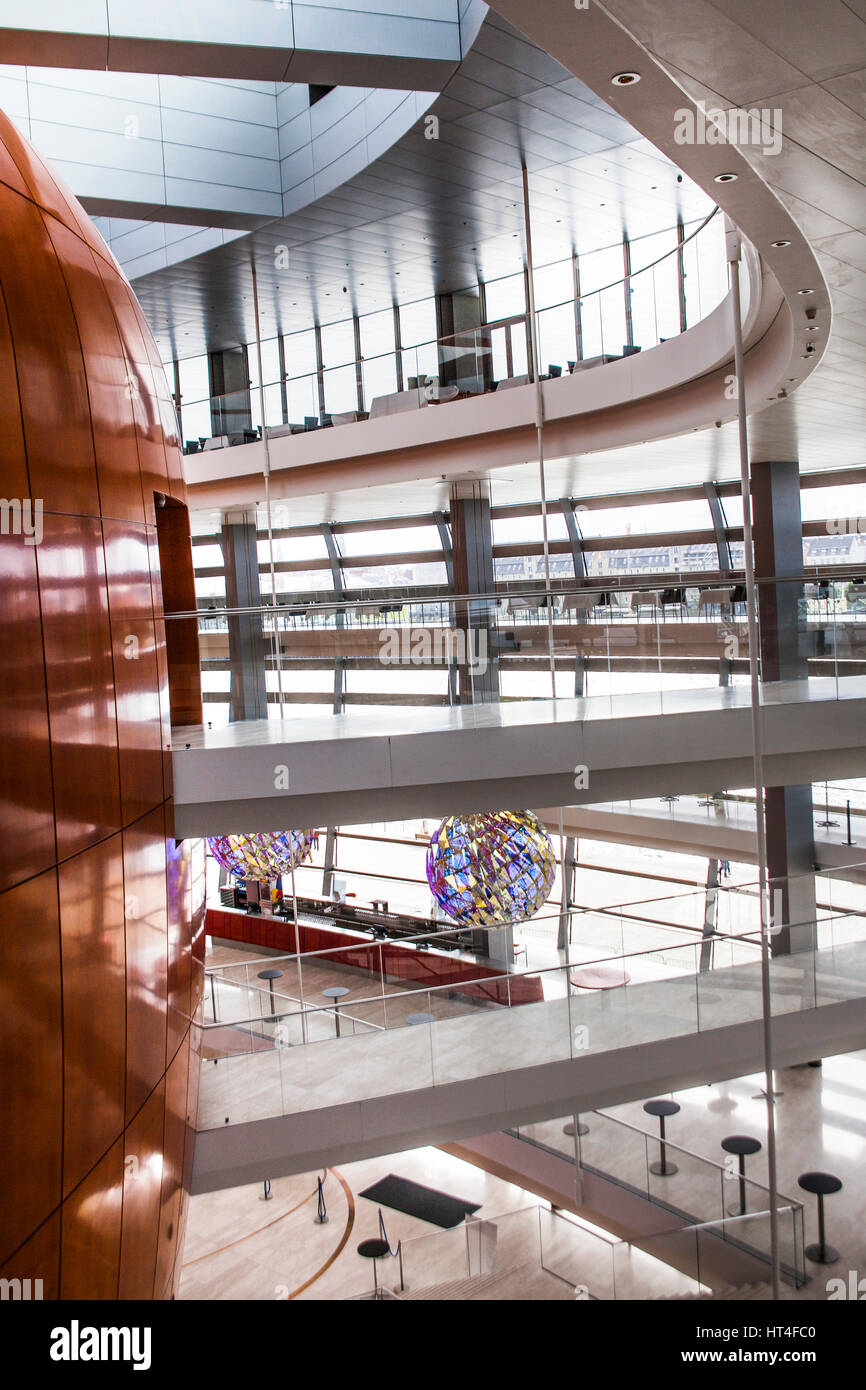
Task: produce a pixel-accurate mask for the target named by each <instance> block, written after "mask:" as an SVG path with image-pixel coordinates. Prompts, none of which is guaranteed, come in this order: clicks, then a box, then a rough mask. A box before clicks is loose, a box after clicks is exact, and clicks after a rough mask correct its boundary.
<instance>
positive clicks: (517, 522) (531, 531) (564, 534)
mask: <svg viewBox="0 0 866 1390" xmlns="http://www.w3.org/2000/svg"><path fill="white" fill-rule="evenodd" d="M547 535H548V539H549V540H552V541H564V540H567V539H568V530H567V528H566V525H565V517H564V516H563V515H562V512H561V511H560V510H559V508H553V507H550V508H548V512H547ZM543 540H544V528H543V526H542V522H541V516H540V514H539V515H536V516H506V517H494V518H493V544H494V545H520V544H522V543H524V542H525V543H526V544H532V543H533V542H535V543H538V544H540V543H541V542H542V541H543Z"/></svg>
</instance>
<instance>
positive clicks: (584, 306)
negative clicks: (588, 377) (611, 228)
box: [579, 245, 626, 358]
mask: <svg viewBox="0 0 866 1390" xmlns="http://www.w3.org/2000/svg"><path fill="white" fill-rule="evenodd" d="M579 266H580V295H581V329H582V333H583V356H584V357H585V358H590V357H599V356H600V355H601V354H602V353H605V354H608V355H611V356H614V357H619V356H620V355H621V353H622V350H623V345H624V343H625V341H626V329H625V297H624V291H623V285H622V280H623V276H624V275H625V266H624V261H623V253H622V245H616V246H608V247H605V249H604V250H602V251H591V252H590V253H589V255H586V256H581V257H580V260H579ZM605 286H606V287H607V288H605Z"/></svg>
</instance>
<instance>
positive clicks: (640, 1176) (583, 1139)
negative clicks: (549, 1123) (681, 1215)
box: [566, 1111, 658, 1197]
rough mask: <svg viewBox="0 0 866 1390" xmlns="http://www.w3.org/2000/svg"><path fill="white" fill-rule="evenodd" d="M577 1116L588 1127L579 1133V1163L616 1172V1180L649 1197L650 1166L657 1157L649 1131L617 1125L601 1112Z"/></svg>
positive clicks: (654, 1143)
mask: <svg viewBox="0 0 866 1390" xmlns="http://www.w3.org/2000/svg"><path fill="white" fill-rule="evenodd" d="M580 1118H581V1123H582V1124H583V1125H584V1126H585V1127H586V1129H587V1133H585V1134H582V1135H581V1136H580V1162H581V1165H582V1166H583V1167H585V1168H592V1169H594V1170H595V1171H596V1172H598V1173H603V1174H611V1173H615V1174H616V1178H617V1181H618V1182H620V1183H623V1184H625V1185H626V1186H628V1187H630V1188H631V1189H632V1191H634V1192H637V1193H639V1194H640V1195H641V1196H643V1197H648V1196H649V1182H650V1173H649V1165H650V1163H652V1162H654V1161H655V1160H656V1159H657V1158H658V1144H657V1142H656V1141H655V1140H654V1139H653V1138H652V1137H651V1136H650V1135H648V1134H643V1133H641V1131H639V1130H637V1129H634V1128H631V1127H630V1126H627V1125H621V1124H618V1123H617V1122H616V1121H615V1120H613V1119H612V1118H611V1117H610V1116H608V1115H605V1114H604V1113H603V1112H601V1111H593V1113H592V1114H591V1115H582V1116H581V1117H580ZM566 1123H568V1122H567V1121H566Z"/></svg>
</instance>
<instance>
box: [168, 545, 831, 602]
mask: <svg viewBox="0 0 866 1390" xmlns="http://www.w3.org/2000/svg"><path fill="white" fill-rule="evenodd" d="M735 529H736V528H735ZM634 539H635V540H636V541H638V540H644V541H651V540H652V539H653V537H652V534H649V535H647V536H635V537H634ZM385 558H387V557H385ZM742 575H743V571H742V570H736V569H735V570H732V571H731V572H730V574H727V575H722V574H721V572H718V573H717V574H716V575H715V577H712V576H710V577H705V578H696V577H695V573H694V572H693V571H690V570H675V571H671V573H670V574H664V575H652V574H637V575H628V576H624V577H620V576H618V575H596V576H593V577H591V578H587V579H586V580H583V581H581V580H579V579H576V578H568V577H567V576H566V577H564V578H554V579H553V580H552V582H551V588H550V590H549V591H548V589H546V588H545V587H544V582H543V580H542V579H535V580H531V579H527V580H520V581H519V582H520V583H521V584H524V585H527V584H529V585H534V587H532V588H528V589H527V588H520V589H514V590H509V589H505V588H499V589H497V590H493V591H486V592H478V593H455V592H451V591H444V592H441V593H434V594H424V595H422V596H418V597H416V596H413V595H411V594H407V595H405V596H404V597H402V598H401V599H400V600H399V607H398V602H397V600H396V599H394V600H390V599H388V598H387V596H385V597H384V598H382V601H381V604H380V603H379V600H378V599H377V598H376V597H375V596H374V597H373V598H343V597H341V596H340V595H339V594H336V593H335V594H334V597H333V598H327V599H322V600H317V601H313V602H309V603H308V602H306V601H304V602H297V603H296V602H295V601H294V600H292V602H291V604H287V602H285V601H281V600H280V596H279V595H277V602H276V603H274V602H273V601H271V602H269V603H261V604H258V605H255V606H250V607H236V608H234V607H229V606H228V605H223V606H222V607H215V608H191V609H184V610H180V611H177V612H173V613H166V614H165V617H166V620H170V619H173V620H179V619H181V618H206V619H209V620H210V619H214V618H243V617H255V616H256V615H261V616H263V617H271V616H274V615H276V616H278V617H284V618H285V617H288V616H289V614H288V612H287V608H288V607H291V608H295V607H297V608H304V609H306V610H308V611H309V612H310V613H313V614H314V613H315V611H316V610H317V609H328V610H329V611H330V612H332V613H333V611H334V610H335V609H341V610H345V612H346V613H349V612H351V611H353V610H354V609H356V608H364V609H369V608H370V607H373V606H379V607H381V608H384V609H387V611H388V612H390V613H397V612H399V611H400V609H401V608H404V607H407V606H409V605H415V606H418V605H422V604H423V605H424V606H425V607H432V606H434V605H436V604H438V605H440V606H442V607H444V606H446V605H449V606H450V605H451V604H455V603H481V602H488V603H495V604H496V605H497V606H498V605H499V604H500V603H507V602H508V600H509V599H511V598H521V599H531V598H539V599H541V598H546V597H548V593H549V594H550V595H551V596H552V597H554V598H556V597H558V596H562V595H569V596H570V595H572V594H576V595H578V596H579V597H581V598H591V597H592V596H593V595H594V594H617V593H619V594H632V593H642V592H644V590H656V589H658V588H659V585H660V582H661V581H664V587H665V588H671V589H698V590H701V589H719V588H733V587H736V584H737V583H739V582H741V580H742ZM672 576H673V582H668V581H669V580H671V577H672ZM828 577H829V576H828ZM506 582H507V581H500V583H506ZM811 582H813V577H812V573H811V570H809V569H806V568H804V570H803V573H802V574H800V575H797V576H792V575H764V576H763V577H761V578H758V577H756V579H755V583H756V584H757V585H762V584H764V585H778V584H798V585H800V587H802V586H803V585H804V584H808V583H811ZM837 582H838V583H843V582H845V581H844V580H841V579H839V580H837ZM815 601H816V602H818V601H819V600H817V599H816V600H815ZM822 602H823V600H822ZM671 606H672V605H671ZM626 611H627V612H628V613H629V616H630V618H631V620H632V621H633V622H637V621H638V617H637V614H635V613H632V612H631V610H630V609H627V610H626ZM381 616H382V617H383V618H384V617H385V616H386V614H385V613H382V615H381ZM647 621H651V620H647ZM708 621H716V620H715V619H709V620H708Z"/></svg>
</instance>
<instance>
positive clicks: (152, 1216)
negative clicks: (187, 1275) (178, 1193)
mask: <svg viewBox="0 0 866 1390" xmlns="http://www.w3.org/2000/svg"><path fill="white" fill-rule="evenodd" d="M164 1122H165V1081H164V1080H163V1081H160V1083H159V1085H158V1086H157V1087H156V1088H155V1090H153V1091H152V1092H151V1094H150V1095H149V1096H148V1099H147V1101H146V1103H145V1104H144V1105H143V1106H142V1108H141V1110H139V1112H138V1114H137V1115H136V1116H135V1118H134V1119H133V1121H132V1123H131V1124H130V1125H128V1126H127V1130H126V1142H125V1147H124V1156H123V1216H122V1228H121V1234H120V1280H119V1283H118V1290H117V1292H118V1297H119V1298H124V1299H125V1298H151V1297H152V1295H153V1289H154V1275H155V1272H156V1246H157V1240H158V1237H159V1205H160V1197H161V1193H162V1147H163V1128H164Z"/></svg>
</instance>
